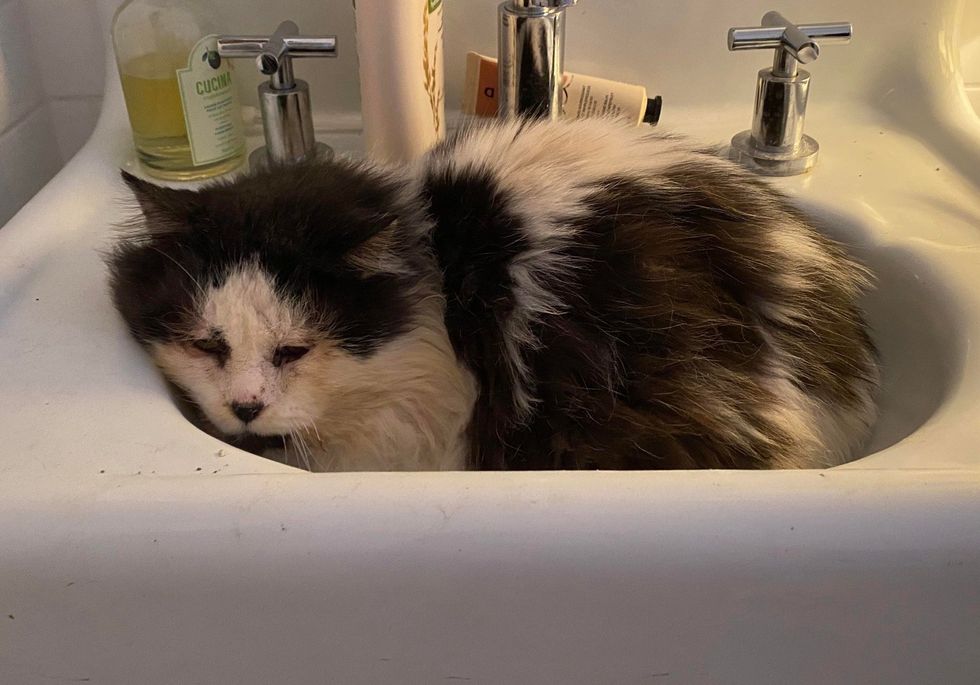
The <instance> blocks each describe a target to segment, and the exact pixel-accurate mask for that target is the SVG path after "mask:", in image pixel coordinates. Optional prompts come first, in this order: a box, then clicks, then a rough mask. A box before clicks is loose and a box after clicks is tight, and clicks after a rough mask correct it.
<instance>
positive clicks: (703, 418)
mask: <svg viewBox="0 0 980 685" xmlns="http://www.w3.org/2000/svg"><path fill="white" fill-rule="evenodd" d="M418 170H419V171H420V173H419V174H418V178H419V179H420V192H421V194H422V196H423V198H424V200H425V202H426V204H427V205H428V207H429V211H430V214H431V217H432V219H433V221H434V223H435V226H434V230H433V246H434V248H435V252H436V255H437V257H438V259H439V266H440V271H441V273H442V274H443V278H444V288H445V293H446V324H447V328H448V330H449V334H450V338H451V339H452V341H453V344H454V346H455V347H456V350H457V353H458V354H459V356H460V358H461V359H462V360H463V361H464V362H465V363H466V364H467V366H468V367H469V368H470V369H471V370H472V371H473V373H474V376H475V377H476V379H477V381H478V383H479V385H480V388H481V390H480V397H479V399H478V401H477V406H476V408H475V410H474V417H473V421H472V424H471V429H470V436H471V451H472V455H473V456H472V458H471V464H472V465H473V466H477V467H481V468H556V467H558V468H677V467H683V468H695V467H767V466H768V467H771V466H775V465H784V466H789V465H796V466H799V465H818V464H831V463H837V462H839V461H840V460H842V459H844V458H847V457H848V456H849V455H850V454H851V453H852V451H853V450H854V449H855V447H856V446H857V445H858V444H860V442H861V440H862V439H863V436H864V434H865V433H866V431H867V428H868V425H869V424H870V422H871V420H872V419H873V415H874V410H873V403H872V401H871V399H870V398H871V393H872V391H873V389H874V384H875V379H876V376H877V372H876V369H875V368H874V360H873V353H872V349H871V345H870V342H869V338H868V336H867V333H866V331H865V329H864V323H863V320H862V318H861V315H860V311H859V308H858V306H857V302H856V297H857V296H858V294H859V293H860V292H861V290H862V288H863V287H864V285H865V273H864V271H863V270H862V269H861V268H860V267H859V266H858V265H856V264H855V263H854V262H853V261H852V260H850V259H849V258H847V257H846V255H845V254H844V252H843V251H842V250H841V249H840V247H839V246H837V245H835V244H833V243H832V242H831V241H829V240H827V239H825V238H823V237H822V236H821V235H819V234H818V233H817V232H816V231H815V230H814V229H813V228H812V227H811V226H810V225H809V223H808V221H807V220H806V218H805V217H804V216H803V215H802V214H800V213H799V212H798V211H796V210H794V209H793V208H792V207H790V206H789V205H788V203H787V202H786V201H785V199H784V198H783V197H782V196H781V195H779V193H777V192H775V191H774V190H772V189H771V188H770V187H769V186H768V185H766V184H764V183H762V182H760V181H759V180H758V179H757V178H756V177H754V176H752V175H750V174H748V173H747V172H745V171H744V170H742V169H740V168H739V167H736V166H735V165H733V164H731V163H730V162H728V161H727V160H724V159H721V158H719V157H717V156H716V155H715V154H713V153H712V152H711V151H707V150H703V149H699V148H697V147H696V146H692V145H690V144H689V143H687V142H686V141H685V140H683V139H680V138H674V137H671V136H669V135H664V134H661V133H657V132H652V131H650V130H649V129H642V128H641V129H637V128H630V127H626V126H623V125H622V124H620V123H617V122H614V121H605V120H579V121H572V122H539V121H530V122H529V121H513V122H497V123H494V124H491V125H488V126H486V127H480V128H473V129H468V130H464V131H462V132H461V133H459V134H457V135H456V136H455V137H454V138H452V139H450V140H448V141H447V142H446V143H444V144H443V145H441V146H439V147H438V148H436V149H435V150H433V151H432V152H431V153H430V154H429V155H428V156H427V157H426V158H424V159H423V160H422V161H421V162H420V166H419V167H418Z"/></svg>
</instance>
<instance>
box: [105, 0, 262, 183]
mask: <svg viewBox="0 0 980 685" xmlns="http://www.w3.org/2000/svg"><path fill="white" fill-rule="evenodd" d="M112 41H113V45H114V47H115V51H116V63H117V65H118V67H119V78H120V80H121V81H122V89H123V95H124V97H125V99H126V109H127V110H128V112H129V122H130V124H131V126H132V128H133V142H134V143H135V144H136V152H137V155H138V157H139V160H140V162H141V163H142V165H143V166H144V168H145V169H146V171H147V173H148V174H150V175H152V176H156V177H158V178H163V179H168V180H179V181H189V180H194V179H201V178H208V177H211V176H216V175H218V174H222V173H225V172H226V171H230V170H232V169H234V168H235V167H237V166H238V165H239V164H241V163H242V161H243V160H244V159H245V137H244V135H243V132H242V116H241V108H240V105H239V102H238V89H237V87H236V85H235V82H234V72H233V71H232V68H231V61H230V60H224V59H222V58H221V56H220V55H219V54H218V48H217V36H216V35H215V34H214V33H213V25H212V24H211V22H210V20H209V17H208V16H207V15H206V13H205V11H204V9H203V8H202V7H201V6H200V5H199V4H198V3H195V2H193V1H192V0H128V2H126V3H124V4H123V5H122V7H120V8H119V10H118V11H117V12H116V16H115V18H114V19H113V24H112Z"/></svg>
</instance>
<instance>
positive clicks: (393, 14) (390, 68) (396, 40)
mask: <svg viewBox="0 0 980 685" xmlns="http://www.w3.org/2000/svg"><path fill="white" fill-rule="evenodd" d="M354 12H355V15H354V16H355V20H356V24H357V58H358V62H359V66H358V71H359V74H360V80H361V114H362V116H363V125H364V139H365V148H366V150H367V153H368V155H370V156H371V157H373V158H374V159H377V160H380V161H385V162H405V161H409V160H411V159H414V158H415V157H417V156H419V155H420V154H422V153H423V152H425V151H426V150H428V149H429V148H430V147H432V146H433V145H434V144H435V143H436V142H438V141H439V140H440V139H441V138H442V137H443V135H444V134H445V129H446V123H445V120H446V115H445V94H444V90H443V68H442V0H355V6H354Z"/></svg>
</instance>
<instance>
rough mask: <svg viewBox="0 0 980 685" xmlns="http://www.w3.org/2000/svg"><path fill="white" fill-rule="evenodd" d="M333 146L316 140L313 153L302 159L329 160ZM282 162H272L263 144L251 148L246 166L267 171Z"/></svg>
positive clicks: (251, 169) (253, 169) (332, 154)
mask: <svg viewBox="0 0 980 685" xmlns="http://www.w3.org/2000/svg"><path fill="white" fill-rule="evenodd" d="M333 156H334V151H333V148H332V147H330V146H329V145H327V144H326V143H321V142H317V143H316V144H315V146H314V148H313V154H312V155H309V156H307V157H306V158H304V161H308V160H311V159H316V160H318V161H321V162H329V161H330V160H331V159H333ZM281 164H284V162H273V161H272V160H271V158H270V157H269V149H268V148H267V147H266V146H265V145H263V146H262V147H258V148H256V149H254V150H252V153H251V154H250V155H249V156H248V168H249V170H250V171H267V170H269V169H271V168H274V167H275V166H277V165H281Z"/></svg>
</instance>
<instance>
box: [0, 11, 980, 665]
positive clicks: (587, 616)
mask: <svg viewBox="0 0 980 685" xmlns="http://www.w3.org/2000/svg"><path fill="white" fill-rule="evenodd" d="M492 4H493V3H491V2H486V3H484V2H483V1H482V0H481V2H480V3H479V6H480V8H481V10H482V9H489V10H491V11H489V13H488V15H489V16H490V18H491V19H490V20H491V22H492ZM113 5H114V0H100V7H101V10H102V14H103V18H104V19H105V18H107V17H108V16H109V15H110V14H111V9H112V7H113ZM474 5H476V3H474ZM484 5H486V7H484ZM624 5H628V7H624V11H626V13H627V14H629V13H630V12H633V13H634V14H642V12H647V13H649V12H651V11H653V10H651V9H650V7H649V5H647V4H645V3H634V2H632V0H631V1H630V2H625V0H624ZM786 5H787V6H786V7H782V8H781V9H783V10H784V13H785V14H787V15H788V16H793V15H794V14H797V15H807V14H810V15H811V16H810V17H807V16H803V18H804V19H811V18H812V19H813V20H825V19H842V18H845V19H852V20H853V21H854V23H855V33H856V37H855V44H854V45H853V46H851V47H853V48H854V50H855V62H854V66H853V70H852V72H850V73H835V72H834V71H832V70H831V69H830V68H827V69H826V70H825V71H821V68H822V66H823V63H822V62H818V63H817V64H816V65H815V66H814V68H813V69H812V71H813V73H814V83H815V86H814V88H813V93H812V95H811V98H812V104H811V108H810V112H809V114H808V125H807V130H808V133H809V134H811V135H813V136H814V137H816V138H817V139H818V140H819V141H820V144H821V150H822V151H821V160H820V163H819V165H818V166H817V168H816V169H815V171H814V172H813V173H812V174H810V175H808V176H807V177H796V178H788V179H781V180H780V181H778V185H779V186H780V187H781V188H782V189H783V190H784V191H785V192H787V193H788V194H790V195H791V196H792V197H794V198H795V200H796V201H797V202H799V203H800V204H801V205H803V206H805V207H807V208H808V209H809V210H810V211H812V212H813V213H814V214H815V215H817V216H818V217H820V218H821V220H822V221H823V222H824V223H826V224H827V225H828V227H831V228H828V230H829V231H830V232H831V233H832V234H833V235H834V236H835V237H838V238H840V239H842V240H844V241H845V242H847V243H848V244H849V245H851V247H852V249H853V250H854V251H855V252H856V253H857V254H858V255H859V256H860V257H861V258H862V259H864V260H865V261H866V263H868V264H869V266H871V267H872V269H873V270H874V271H875V272H876V273H877V275H878V283H879V285H878V289H877V291H876V292H874V293H873V294H872V295H870V296H869V297H868V299H867V302H866V303H865V304H866V309H867V312H868V316H869V319H870V321H871V324H872V326H873V329H874V335H875V339H876V342H877V344H878V346H879V347H880V350H881V355H882V365H883V378H884V387H883V391H882V397H881V420H880V421H879V423H878V425H877V426H876V429H875V435H874V439H873V441H872V444H871V445H870V446H869V455H868V456H866V457H864V458H862V459H859V460H856V461H854V462H852V463H849V464H847V465H844V466H842V467H838V468H836V469H832V470H828V471H795V472H790V471H784V472H730V471H702V472H669V473H667V472H631V473H613V472H604V473H521V474H510V473H458V474H451V473H445V474H316V475H313V474H307V473H303V472H300V471H297V470H295V469H292V468H289V467H287V466H284V465H281V464H278V463H275V462H272V461H269V460H266V459H262V458H261V457H258V456H255V455H252V454H249V453H246V452H242V451H240V450H237V449H235V448H232V447H229V446H227V445H225V444H224V443H222V442H220V441H218V440H215V439H214V438H211V437H209V436H207V435H205V434H204V433H202V432H200V431H199V430H197V429H196V428H194V427H193V426H192V425H190V424H189V423H188V422H187V421H186V419H185V418H184V417H183V416H182V415H181V414H180V412H179V411H178V409H177V407H176V406H175V405H174V404H173V402H172V401H171V399H170V397H169V395H168V393H167V390H166V387H165V385H164V384H163V382H162V381H161V379H160V377H159V375H158V374H157V373H156V372H155V370H154V369H153V368H152V367H151V365H150V363H149V361H148V359H147V357H146V356H145V355H144V354H143V353H142V351H141V350H140V349H139V348H138V347H137V346H136V344H135V343H133V342H132V341H131V340H130V339H129V337H128V336H127V334H126V332H125V330H124V327H123V324H122V322H121V321H120V320H119V318H118V317H117V316H116V314H115V312H114V311H113V309H112V307H111V304H110V301H109V298H108V294H107V289H106V281H105V272H104V267H103V265H102V262H101V256H100V254H99V250H100V249H103V248H105V247H106V246H107V245H108V244H109V241H110V239H111V235H112V231H111V229H110V225H111V224H112V223H114V222H117V221H119V220H120V219H121V218H122V217H123V215H124V214H125V208H124V206H123V203H122V200H123V199H124V198H125V193H124V191H123V188H122V187H121V184H120V183H119V181H118V168H119V167H120V166H124V165H126V164H128V163H130V158H131V151H130V147H129V141H128V129H127V126H126V122H125V115H124V113H123V110H122V105H121V99H120V97H119V93H118V90H117V88H116V85H115V84H116V79H115V75H114V73H113V72H112V71H111V69H110V73H109V76H110V78H109V79H108V82H109V83H110V84H112V87H111V88H110V92H109V93H108V97H107V99H106V105H105V110H104V112H103V115H102V119H101V121H100V124H99V127H98V129H97V131H96V133H95V135H94V136H93V138H92V140H91V141H90V142H89V143H88V145H87V146H86V147H85V148H84V150H83V151H82V152H81V153H80V154H79V156H77V157H76V158H75V159H74V160H73V161H72V162H71V163H70V164H69V165H68V166H67V167H66V168H65V169H64V170H63V171H62V173H61V174H60V175H59V176H58V177H57V178H55V179H54V180H53V181H52V182H51V183H50V184H49V185H48V186H47V187H46V188H45V189H44V190H43V191H42V192H41V193H40V194H39V195H38V196H37V197H36V198H35V199H34V200H33V201H32V202H31V203H29V204H28V205H27V206H26V207H25V208H24V210H23V211H22V212H21V213H20V214H18V215H17V216H16V217H15V218H14V219H13V220H12V221H11V222H10V223H9V224H8V225H7V226H6V227H4V228H3V229H0V682H3V683H18V684H19V683H50V682H52V681H58V680H61V681H68V682H92V683H133V682H139V683H191V682H201V683H269V682H282V683H286V682H290V683H292V682H325V681H326V682H413V683H414V682H419V683H422V682H442V681H447V682H448V681H453V680H462V681H472V682H481V683H487V682H490V683H496V682H507V683H510V682H528V683H545V682H560V683H579V682H581V683H596V682H657V683H659V682H664V683H670V682H678V683H692V682H693V683H701V682H736V683H770V682H771V683H788V682H793V683H827V682H835V683H852V682H853V683H866V682H888V683H923V682H942V683H975V682H978V681H980V650H978V649H977V636H978V635H980V350H978V349H977V345H976V344H975V343H976V340H977V339H978V336H980V121H978V119H977V118H976V115H975V114H974V113H973V111H972V110H971V109H970V108H969V107H968V105H967V103H966V99H965V97H961V96H962V93H961V92H960V90H958V89H957V85H956V70H955V64H954V60H952V58H950V56H949V50H948V45H949V40H950V38H949V30H950V26H951V25H952V24H951V22H953V19H954V18H955V13H956V11H957V3H956V2H948V3H947V2H940V1H938V0H935V1H932V2H925V1H923V0H899V2H893V3H885V2H884V0H881V1H880V2H878V1H875V2H869V3H867V6H862V7H859V8H854V7H852V6H850V5H848V4H845V3H835V2H826V3H819V2H817V3H809V4H806V5H804V4H802V3H793V2H787V3H786ZM886 7H887V10H886ZM599 8H600V5H599V4H598V3H588V2H585V1H583V2H582V3H580V5H579V7H578V8H576V9H577V10H578V9H581V10H582V15H583V16H585V17H586V20H583V21H582V23H581V24H580V25H579V28H578V29H576V31H578V33H577V34H576V33H575V32H573V31H572V18H570V19H569V21H570V29H569V30H570V36H569V46H570V47H569V50H570V51H571V50H572V49H573V48H574V46H575V42H574V41H575V40H581V36H582V35H583V34H586V33H588V32H589V31H593V32H594V33H595V36H597V37H600V38H601V36H602V32H603V30H604V28H603V27H604V26H606V25H607V24H608V22H607V23H606V24H603V23H602V21H599V19H598V18H597V16H596V15H597V14H598V13H599V12H600V9H599ZM262 11H264V12H266V13H269V12H271V10H269V9H263V10H262ZM449 11H451V8H449V9H447V12H449ZM452 11H455V12H457V14H455V15H453V14H450V15H448V20H447V29H446V30H447V44H450V45H451V41H452V37H451V34H452V32H453V31H454V30H456V31H457V32H459V31H461V30H462V29H461V28H460V27H461V25H462V23H463V18H462V12H463V10H461V9H457V10H452ZM590 12H591V16H590V15H589V13H590ZM657 12H668V10H667V9H665V8H662V7H661V8H659V9H658V10H657ZM669 12H670V13H671V14H670V16H671V19H672V21H674V22H676V24H677V26H676V28H675V30H674V31H672V33H676V37H675V38H673V39H671V38H670V36H669V35H667V34H663V35H661V38H663V40H662V41H660V42H653V43H652V45H653V46H654V47H653V48H650V44H647V43H644V47H643V50H644V54H645V56H647V57H649V56H650V54H649V53H650V50H651V49H653V50H654V53H656V54H660V53H659V52H658V51H660V50H662V51H663V53H662V54H663V55H670V59H671V60H672V63H674V64H685V62H686V61H690V63H691V64H692V65H694V66H692V70H693V71H692V74H693V76H689V77H688V80H691V79H700V78H701V77H702V75H703V73H702V72H703V71H704V69H705V67H704V66H703V65H701V66H698V65H699V64H700V63H699V62H698V61H697V60H699V59H701V58H707V57H705V53H704V52H703V51H702V49H701V47H700V44H699V43H698V42H697V41H694V42H692V41H691V40H690V34H691V32H694V31H697V30H700V28H699V27H703V26H704V25H705V23H706V22H710V23H712V24H713V23H714V22H716V21H717V23H718V25H717V26H714V27H713V29H712V31H713V32H714V33H717V34H718V35H719V36H723V35H724V31H725V29H727V27H728V26H729V25H734V24H735V23H737V22H735V21H734V20H733V19H732V18H731V16H732V15H733V14H741V15H742V16H743V21H742V24H743V25H744V24H749V23H752V22H753V21H754V20H755V19H757V18H758V17H756V16H755V15H756V14H757V11H756V10H755V9H751V10H746V9H744V8H743V9H738V10H737V12H736V11H735V10H733V9H732V8H730V7H729V6H728V5H727V4H725V3H722V2H721V0H695V1H693V2H691V3H687V4H685V6H684V7H683V8H681V7H677V8H672V9H670V10H669ZM814 14H815V16H814ZM481 16H482V15H481ZM644 16H645V15H644ZM276 18H282V17H279V16H278V15H277V16H276ZM270 23H272V22H270ZM651 30H653V29H651ZM485 31H488V32H490V33H491V35H492V31H493V28H492V23H491V24H490V25H488V26H486V27H485ZM671 40H673V42H670V41H671ZM719 40H720V39H719ZM597 44H598V43H597ZM634 45H635V43H634ZM862 45H863V46H864V47H862ZM473 47H477V48H478V47H479V46H473ZM851 47H849V48H846V49H851ZM342 49H343V44H342ZM597 49H598V50H600V51H601V48H597ZM447 54H448V53H447ZM656 54H655V55H654V56H656ZM708 56H710V57H711V59H714V58H715V57H716V55H714V54H713V53H711V54H710V55H708ZM823 59H824V58H823V57H821V60H823ZM832 59H833V58H832V57H830V50H828V57H827V60H828V63H830V64H833V62H832ZM759 66H760V65H758V64H756V62H755V61H752V60H745V61H738V60H736V59H735V58H731V57H730V58H729V61H727V62H721V61H720V60H719V62H718V63H716V64H715V65H714V70H715V72H716V77H717V78H718V79H720V82H723V83H725V84H727V83H729V82H731V81H733V80H736V79H742V80H743V82H744V84H745V88H744V90H745V98H744V100H739V101H734V100H733V101H732V102H730V103H728V104H725V105H718V106H713V107H711V108H710V109H708V108H706V105H705V104H704V103H703V102H697V101H696V100H695V99H694V98H693V97H692V98H688V99H686V100H685V98H684V97H681V94H683V92H684V91H682V90H678V89H680V88H682V87H683V83H684V79H682V78H680V77H677V78H675V79H674V80H670V79H667V83H669V84H673V85H672V87H675V92H674V93H670V92H668V91H667V90H665V91H664V94H665V101H666V105H665V110H664V112H665V122H666V123H667V124H671V123H673V125H674V128H675V130H679V131H681V132H684V133H688V134H690V135H695V136H698V137H700V138H703V139H705V140H709V141H719V142H720V141H724V140H727V139H728V138H730V136H731V135H732V134H733V133H735V132H737V131H738V130H741V129H743V128H745V127H746V126H747V124H748V118H749V113H750V110H751V89H752V82H753V81H752V79H753V78H754V73H755V70H756V69H758V68H759ZM664 68H666V67H664ZM699 69H700V71H699ZM838 82H839V83H838ZM835 83H838V88H837V90H835V89H834V85H833V84H835ZM678 84H680V85H678ZM666 87H667V86H666V85H665V88H666ZM724 87H727V86H724ZM314 96H315V94H314ZM822 96H823V97H822ZM321 115H322V116H321V118H320V121H321V122H322V123H323V126H322V129H323V130H322V132H321V138H322V139H324V140H326V141H327V142H330V143H332V144H333V145H334V146H335V147H337V148H338V150H340V151H345V150H348V151H353V150H356V149H357V147H358V138H357V136H356V134H353V133H350V132H342V131H338V129H337V127H336V122H337V121H339V120H344V121H346V120H347V119H342V118H341V119H336V118H331V117H330V116H327V115H325V114H323V113H321Z"/></svg>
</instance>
